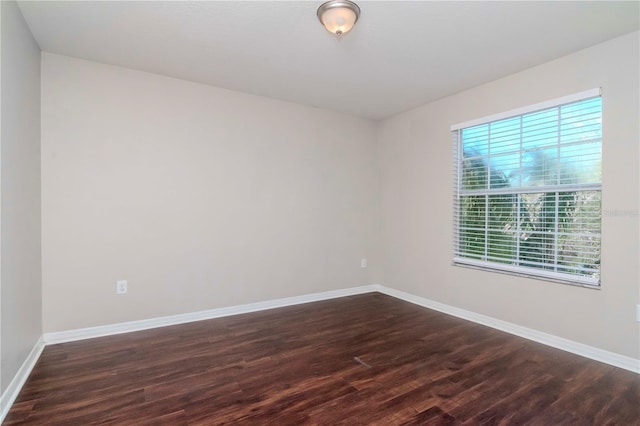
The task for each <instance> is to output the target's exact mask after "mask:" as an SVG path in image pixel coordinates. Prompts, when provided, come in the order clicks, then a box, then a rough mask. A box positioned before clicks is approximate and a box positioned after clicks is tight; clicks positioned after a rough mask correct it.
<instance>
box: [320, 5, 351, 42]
mask: <svg viewBox="0 0 640 426" xmlns="http://www.w3.org/2000/svg"><path fill="white" fill-rule="evenodd" d="M359 17H360V8H359V7H358V5H357V4H355V3H354V2H352V1H349V0H330V1H328V2H326V3H323V4H322V5H321V6H320V7H319V8H318V19H320V22H321V23H322V25H324V27H325V28H326V29H327V31H329V32H330V33H333V34H335V35H336V36H337V37H340V36H341V35H342V34H345V33H348V32H349V31H350V30H351V28H353V26H354V25H355V23H356V22H357V21H358V18H359Z"/></svg>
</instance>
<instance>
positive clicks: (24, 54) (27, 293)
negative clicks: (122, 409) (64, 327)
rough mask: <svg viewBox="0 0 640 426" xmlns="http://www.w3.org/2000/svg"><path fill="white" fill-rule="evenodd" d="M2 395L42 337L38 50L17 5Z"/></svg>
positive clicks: (5, 27)
mask: <svg viewBox="0 0 640 426" xmlns="http://www.w3.org/2000/svg"><path fill="white" fill-rule="evenodd" d="M1 8H2V10H1V15H2V30H1V37H2V55H1V63H2V73H1V74H2V83H1V84H2V95H1V98H2V101H1V102H2V105H1V109H2V114H1V115H2V131H1V135H0V137H1V139H0V144H1V145H2V148H1V155H0V157H1V158H2V161H1V165H0V167H1V169H2V173H1V174H2V180H1V182H2V183H1V192H2V195H1V199H2V203H1V204H2V216H1V220H0V222H1V226H0V228H1V230H0V231H1V246H2V247H1V250H2V262H1V263H2V267H1V270H2V272H1V274H0V275H1V286H0V300H1V303H0V305H1V311H2V314H1V317H2V321H1V327H0V341H1V342H2V343H1V353H0V357H1V363H0V367H1V370H2V373H1V386H0V388H1V390H2V392H4V391H5V389H6V388H7V386H8V385H9V383H10V382H11V380H12V379H13V377H14V375H15V374H16V372H17V371H18V369H19V368H20V366H21V365H22V363H23V362H24V361H25V359H26V357H27V355H28V354H29V352H30V351H31V349H32V348H33V347H34V345H35V343H36V341H37V340H38V338H39V337H40V335H41V334H42V285H41V260H40V48H39V47H38V45H37V44H36V42H35V41H34V40H33V38H32V36H31V33H30V32H29V29H28V27H27V25H26V23H25V22H24V19H23V18H22V14H21V13H20V11H19V9H18V6H17V5H16V3H15V2H13V1H12V2H8V1H6V2H5V1H3V2H2V6H1Z"/></svg>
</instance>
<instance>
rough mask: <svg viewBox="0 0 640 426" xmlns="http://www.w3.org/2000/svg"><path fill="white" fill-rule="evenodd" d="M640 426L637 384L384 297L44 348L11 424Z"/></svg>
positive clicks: (625, 375) (626, 375) (604, 368)
mask: <svg viewBox="0 0 640 426" xmlns="http://www.w3.org/2000/svg"><path fill="white" fill-rule="evenodd" d="M226 423H236V424H258V425H262V424H274V425H290V424H303V423H304V424H318V425H333V424H348V425H360V424H379V425H398V424H411V425H427V424H434V425H438V424H509V425H515V424H534V425H544V426H549V425H562V424H570V425H607V424H616V425H640V376H639V375H637V374H634V373H631V372H628V371H624V370H621V369H618V368H615V367H611V366H609V365H606V364H601V363H598V362H595V361H591V360H588V359H585V358H582V357H579V356H575V355H572V354H568V353H566V352H563V351H559V350H555V349H552V348H549V347H546V346H543V345H540V344H537V343H534V342H530V341H527V340H525V339H521V338H519V337H515V336H512V335H509V334H505V333H502V332H500V331H497V330H493V329H491V328H487V327H484V326H481V325H477V324H474V323H471V322H467V321H464V320H461V319H457V318H454V317H450V316H447V315H443V314H440V313H437V312H434V311H430V310H428V309H424V308H421V307H418V306H415V305H411V304H409V303H405V302H402V301H399V300H396V299H393V298H391V297H388V296H385V295H381V294H378V293H372V294H366V295H360V296H352V297H345V298H341V299H334V300H329V301H323V302H317V303H311V304H306V305H298V306H292V307H287V308H281V309H274V310H270V311H263V312H258V313H252V314H246V315H238V316H234V317H227V318H220V319H215V320H209V321H201V322H197V323H190V324H183V325H178V326H172V327H165V328H159V329H154V330H148V331H142V332H137V333H129V334H122V335H118V336H110V337H103V338H97V339H92V340H85V341H81V342H73V343H65V344H59V345H54V346H48V347H46V349H45V350H44V352H43V354H42V357H41V358H40V360H39V362H38V364H37V365H36V367H35V369H34V370H33V372H32V374H31V376H30V378H29V380H28V381H27V383H26V385H25V386H24V388H23V390H22V392H21V393H20V395H19V397H18V399H17V401H16V403H15V404H14V406H13V407H12V409H11V411H10V412H9V414H8V416H7V418H6V420H5V423H4V424H6V425H17V424H47V425H58V424H69V425H87V424H126V425H143V424H168V425H187V424H188V425H212V424H226Z"/></svg>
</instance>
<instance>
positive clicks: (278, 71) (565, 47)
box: [20, 1, 640, 119]
mask: <svg viewBox="0 0 640 426" xmlns="http://www.w3.org/2000/svg"><path fill="white" fill-rule="evenodd" d="M321 3H322V2H321V1H296V2H283V1H254V2H248V1H246V2H245V1H215V2H214V1H211V2H191V1H180V2H154V1H142V2H115V1H109V2H105V1H98V2H90V1H77V2H69V1H45V2H21V3H20V8H21V10H22V12H23V14H24V16H25V19H26V20H27V23H28V24H29V26H30V28H31V30H32V32H33V34H34V36H35V38H36V40H37V42H38V43H39V44H40V47H41V48H42V50H44V51H47V52H53V53H59V54H63V55H69V56H74V57H78V58H84V59H90V60H94V61H98V62H104V63H109V64H114V65H120V66H124V67H128V68H133V69H138V70H143V71H148V72H153V73H158V74H164V75H168V76H172V77H177V78H181V79H185V80H191V81H196V82H200V83H206V84H210V85H214V86H218V87H224V88H227V89H232V90H238V91H242V92H246V93H252V94H257V95H262V96H268V97H272V98H277V99H283V100H288V101H293V102H297V103H300V104H304V105H311V106H315V107H320V108H328V109H333V110H336V111H340V112H344V113H348V114H353V115H357V116H361V117H367V118H371V119H380V118H384V117H388V116H390V115H393V114H396V113H399V112H402V111H405V110H408V109H411V108H413V107H416V106H418V105H421V104H424V103H427V102H429V101H432V100H435V99H438V98H441V97H443V96H447V95H450V94H453V93H456V92H459V91H461V90H464V89H467V88H470V87H473V86H476V85H478V84H482V83H485V82H488V81H491V80H495V79H497V78H500V77H502V76H505V75H508V74H511V73H514V72H517V71H520V70H523V69H526V68H529V67H531V66H534V65H537V64H540V63H543V62H546V61H549V60H552V59H554V58H557V57H560V56H563V55H566V54H568V53H571V52H574V51H576V50H579V49H582V48H585V47H588V46H591V45H594V44H596V43H599V42H602V41H605V40H608V39H610V38H614V37H616V36H619V35H622V34H625V33H628V32H631V31H634V30H638V28H639V27H640V24H639V21H640V18H639V17H640V7H639V5H640V3H639V2H636V1H630V2H560V1H547V2H454V1H450V2H427V1H423V2H419V1H414V2H404V1H384V2H383V1H359V2H358V3H359V5H360V7H361V9H362V15H361V17H360V20H359V21H358V23H357V24H356V26H355V28H354V29H353V30H352V31H351V32H350V33H348V34H346V35H345V36H344V37H343V38H342V39H340V40H337V39H336V38H335V37H333V36H332V35H331V34H329V33H328V32H326V31H325V30H324V28H323V27H322V26H321V25H320V23H319V22H318V19H317V17H316V9H317V7H318V6H319V5H320V4H321Z"/></svg>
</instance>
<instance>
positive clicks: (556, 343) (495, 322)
mask: <svg viewBox="0 0 640 426" xmlns="http://www.w3.org/2000/svg"><path fill="white" fill-rule="evenodd" d="M373 287H374V288H375V289H376V290H377V291H379V292H380V293H383V294H386V295H388V296H392V297H395V298H397V299H401V300H404V301H407V302H410V303H414V304H416V305H420V306H423V307H425V308H429V309H433V310H434V311H438V312H442V313H445V314H448V315H452V316H455V317H458V318H462V319H466V320H469V321H473V322H475V323H478V324H482V325H486V326H488V327H491V328H495V329H497V330H500V331H504V332H507V333H510V334H515V335H516V336H520V337H524V338H525V339H529V340H533V341H534V342H538V343H542V344H544V345H547V346H551V347H554V348H557V349H562V350H563V351H566V352H571V353H573V354H576V355H580V356H583V357H585V358H590V359H593V360H596V361H600V362H604V363H606V364H609V365H613V366H615V367H620V368H623V369H625V370H629V371H633V372H634V373H638V374H640V359H635V358H631V357H628V356H624V355H620V354H617V353H615V352H609V351H606V350H604V349H599V348H596V347H593V346H589V345H585V344H583V343H579V342H575V341H573V340H569V339H565V338H563V337H558V336H554V335H552V334H547V333H543V332H542V331H538V330H534V329H531V328H527V327H523V326H521V325H517V324H513V323H510V322H507V321H502V320H499V319H496V318H492V317H489V316H486V315H482V314H477V313H475V312H471V311H467V310H465V309H460V308H456V307H454V306H450V305H445V304H444V303H440V302H436V301H433V300H429V299H425V298H424V297H420V296H415V295H413V294H409V293H405V292H403V291H400V290H395V289H392V288H389V287H385V286H381V285H376V286H373Z"/></svg>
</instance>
